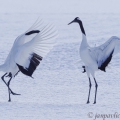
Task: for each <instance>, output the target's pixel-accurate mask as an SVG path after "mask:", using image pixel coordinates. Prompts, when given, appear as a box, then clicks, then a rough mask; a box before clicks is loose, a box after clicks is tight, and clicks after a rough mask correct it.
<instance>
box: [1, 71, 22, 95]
mask: <svg viewBox="0 0 120 120" xmlns="http://www.w3.org/2000/svg"><path fill="white" fill-rule="evenodd" d="M6 75H7V73H5V74H4V75H3V76H2V77H1V79H2V80H3V82H4V83H5V85H6V86H7V87H8V84H7V83H6V82H5V80H4V77H5V76H6ZM8 82H9V81H8ZM9 84H10V83H9ZM8 89H9V91H10V92H11V94H13V95H20V94H17V93H14V92H13V91H12V90H11V89H10V87H8Z"/></svg>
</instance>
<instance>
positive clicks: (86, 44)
mask: <svg viewBox="0 0 120 120" xmlns="http://www.w3.org/2000/svg"><path fill="white" fill-rule="evenodd" d="M78 24H79V26H80V29H81V32H82V42H81V48H85V47H88V46H89V45H88V43H87V38H86V34H85V30H84V27H83V24H82V21H78Z"/></svg>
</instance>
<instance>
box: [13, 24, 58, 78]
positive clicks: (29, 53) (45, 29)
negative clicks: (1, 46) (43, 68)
mask: <svg viewBox="0 0 120 120" xmlns="http://www.w3.org/2000/svg"><path fill="white" fill-rule="evenodd" d="M35 28H36V27H35V26H33V27H31V28H30V31H27V32H26V33H25V34H24V36H25V37H27V36H31V35H32V34H36V35H35V36H34V37H33V38H32V39H31V40H29V41H27V42H25V41H26V39H24V40H23V39H21V38H20V39H21V40H20V39H18V40H17V41H16V43H15V44H17V45H18V43H21V41H24V42H22V44H19V45H18V49H17V53H16V54H15V62H16V63H17V66H18V67H19V69H20V71H21V72H22V73H23V74H26V75H28V76H32V74H33V72H34V71H35V69H36V67H37V66H38V65H39V63H40V61H41V60H42V58H43V57H45V56H46V54H47V53H48V52H49V51H50V50H51V49H52V48H53V46H54V45H55V43H56V40H55V39H56V37H57V32H56V30H55V28H54V27H53V25H49V24H43V23H42V24H41V25H38V28H37V29H35ZM25 37H23V38H25Z"/></svg>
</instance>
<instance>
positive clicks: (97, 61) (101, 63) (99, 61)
mask: <svg viewBox="0 0 120 120" xmlns="http://www.w3.org/2000/svg"><path fill="white" fill-rule="evenodd" d="M71 23H78V24H79V26H80V29H81V32H82V42H81V45H80V57H81V60H82V61H83V63H84V64H85V66H82V67H83V69H84V71H83V72H86V73H87V76H88V79H89V93H88V100H87V104H88V103H90V101H89V98H90V91H91V87H92V84H91V80H90V74H91V75H92V77H93V79H94V81H95V98H94V103H93V104H95V103H96V96H97V88H98V84H97V82H96V79H95V71H97V70H98V69H100V70H102V71H104V72H106V69H105V68H106V67H107V66H108V64H109V63H110V61H111V59H112V57H113V55H115V54H116V53H118V52H120V49H119V46H120V38H118V37H116V36H112V37H111V38H110V39H109V40H107V41H106V42H105V43H104V44H102V45H100V46H98V47H90V46H89V44H88V42H87V38H86V33H85V30H84V27H83V24H82V21H81V20H80V18H79V17H76V18H75V19H74V20H73V21H72V22H70V23H69V24H71ZM69 24H68V25H69Z"/></svg>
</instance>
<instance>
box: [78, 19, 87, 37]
mask: <svg viewBox="0 0 120 120" xmlns="http://www.w3.org/2000/svg"><path fill="white" fill-rule="evenodd" d="M78 23H79V25H80V29H81V32H82V33H83V34H84V35H86V34H85V30H84V27H83V24H82V21H78Z"/></svg>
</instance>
